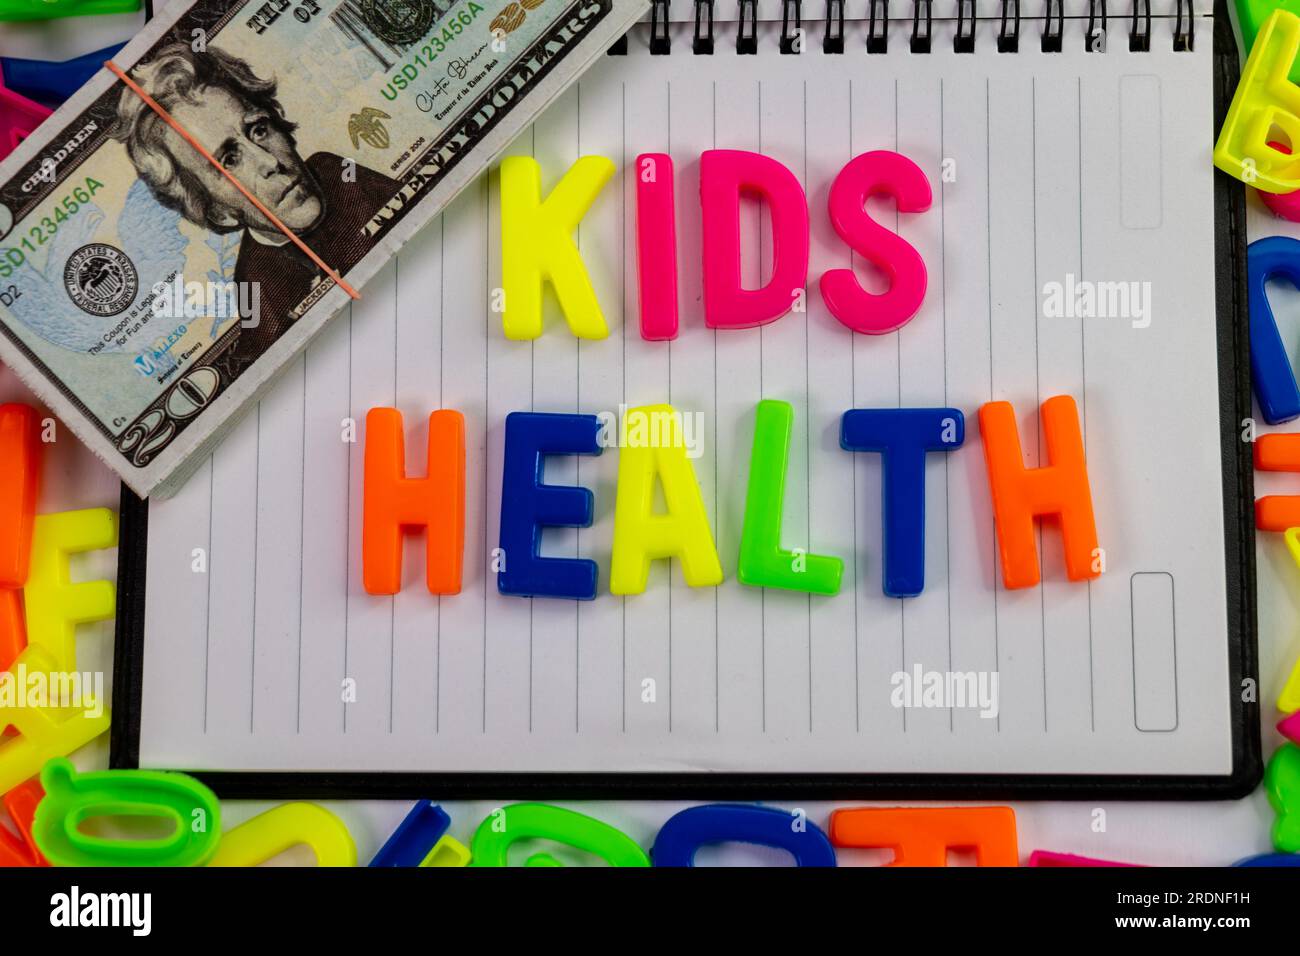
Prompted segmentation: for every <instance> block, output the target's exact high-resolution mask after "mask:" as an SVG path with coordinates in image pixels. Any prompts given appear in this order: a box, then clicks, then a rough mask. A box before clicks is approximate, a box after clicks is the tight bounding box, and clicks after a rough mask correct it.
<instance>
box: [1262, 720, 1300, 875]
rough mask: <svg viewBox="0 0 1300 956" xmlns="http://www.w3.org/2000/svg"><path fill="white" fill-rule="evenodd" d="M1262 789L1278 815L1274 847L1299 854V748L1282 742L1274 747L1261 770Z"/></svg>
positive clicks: (1274, 824) (1274, 822)
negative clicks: (1271, 754)
mask: <svg viewBox="0 0 1300 956" xmlns="http://www.w3.org/2000/svg"><path fill="white" fill-rule="evenodd" d="M1264 791H1265V792H1266V793H1267V794H1268V802H1269V804H1270V806H1272V807H1273V812H1274V813H1275V814H1276V815H1277V816H1276V818H1275V819H1274V821H1273V848H1274V849H1276V850H1278V851H1279V852H1281V853H1300V747H1297V746H1296V745H1295V744H1293V743H1285V744H1283V745H1282V746H1281V747H1278V748H1277V750H1276V751H1275V752H1274V753H1273V756H1272V757H1270V758H1269V761H1268V767H1267V768H1266V769H1265V771H1264Z"/></svg>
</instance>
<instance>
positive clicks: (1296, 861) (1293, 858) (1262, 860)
mask: <svg viewBox="0 0 1300 956" xmlns="http://www.w3.org/2000/svg"><path fill="white" fill-rule="evenodd" d="M1232 865H1233V866H1300V853H1261V854H1260V855H1259V856H1248V857H1246V858H1245V859H1244V860H1238V861H1237V862H1236V863H1234V864H1232Z"/></svg>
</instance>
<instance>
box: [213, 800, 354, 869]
mask: <svg viewBox="0 0 1300 956" xmlns="http://www.w3.org/2000/svg"><path fill="white" fill-rule="evenodd" d="M295 846H309V847H311V848H312V850H313V851H314V852H315V854H316V865H317V866H356V865H357V847H356V844H355V843H353V842H352V834H351V833H349V832H348V828H347V825H346V824H344V822H343V821H342V820H340V819H339V818H338V817H336V816H335V815H334V814H332V813H330V812H329V811H328V810H326V809H325V808H324V807H320V806H317V805H316V804H314V803H282V804H280V806H278V807H272V808H271V809H270V810H267V811H266V812H264V813H259V814H258V815H257V816H255V817H253V818H252V819H251V820H246V821H244V822H243V823H241V824H239V826H237V827H232V828H231V829H230V830H227V831H226V832H225V833H223V834H222V835H221V842H220V843H219V844H218V845H217V852H216V854H215V855H214V856H213V857H212V859H211V860H209V861H208V864H207V865H208V866H257V865H258V864H261V863H265V862H266V861H267V860H271V859H274V858H275V857H277V856H279V855H280V854H281V853H283V852H284V851H285V850H288V849H290V848H292V847H295Z"/></svg>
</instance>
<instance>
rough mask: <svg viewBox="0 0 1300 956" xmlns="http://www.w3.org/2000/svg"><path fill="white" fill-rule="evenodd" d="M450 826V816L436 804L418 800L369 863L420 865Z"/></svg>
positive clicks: (379, 864) (375, 864) (378, 864)
mask: <svg viewBox="0 0 1300 956" xmlns="http://www.w3.org/2000/svg"><path fill="white" fill-rule="evenodd" d="M450 827H451V817H449V816H447V811H446V810H444V809H443V808H442V807H440V806H438V805H437V804H436V803H432V802H430V801H428V800H421V801H420V802H419V803H417V804H416V805H415V806H414V807H412V808H411V812H410V813H408V814H407V815H406V818H405V819H403V820H402V822H401V823H399V824H398V825H397V829H396V830H394V831H393V834H392V836H390V837H389V838H388V839H387V840H386V841H385V842H384V845H383V846H382V847H380V848H379V852H378V853H376V854H375V855H374V858H373V859H372V860H371V861H370V865H371V866H419V865H420V863H421V861H422V860H424V859H425V858H426V857H427V856H428V855H429V852H430V851H431V850H432V849H433V848H434V847H435V846H436V845H437V844H438V841H439V840H441V839H442V836H443V834H444V833H446V832H447V830H448V829H449V828H450Z"/></svg>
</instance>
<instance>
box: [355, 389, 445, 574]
mask: <svg viewBox="0 0 1300 956" xmlns="http://www.w3.org/2000/svg"><path fill="white" fill-rule="evenodd" d="M427 461H428V464H427V466H426V472H425V474H426V477H424V478H408V477H406V442H405V440H404V437H403V433H402V413H401V412H400V411H398V410H397V409H396V408H372V409H370V411H369V412H368V413H367V414H366V465H365V469H366V470H365V494H364V499H365V504H364V510H363V519H362V526H361V528H362V530H361V552H362V580H363V582H364V584H365V588H366V592H367V593H368V594H396V593H397V592H398V591H400V590H401V589H402V534H403V532H405V531H410V530H414V529H417V528H424V529H425V532H424V533H425V559H424V563H425V581H426V584H427V585H428V588H429V593H430V594H459V593H460V578H461V562H462V561H463V559H464V553H465V416H464V415H462V414H461V413H460V412H457V411H453V410H452V409H442V410H440V411H436V412H434V413H433V414H431V415H430V416H429V447H428V457H427Z"/></svg>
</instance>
